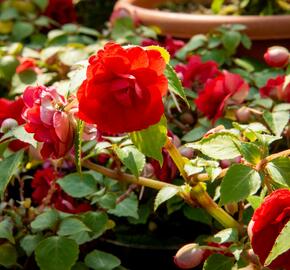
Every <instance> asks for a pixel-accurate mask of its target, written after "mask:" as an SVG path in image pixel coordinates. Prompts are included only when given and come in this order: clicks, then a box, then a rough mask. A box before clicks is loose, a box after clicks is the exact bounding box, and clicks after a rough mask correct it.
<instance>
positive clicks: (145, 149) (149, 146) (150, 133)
mask: <svg viewBox="0 0 290 270" xmlns="http://www.w3.org/2000/svg"><path fill="white" fill-rule="evenodd" d="M130 138H131V140H132V142H133V143H134V145H135V146H136V147H137V148H138V149H139V150H140V151H141V152H142V153H143V154H144V155H146V156H148V157H152V158H154V159H156V160H158V161H159V163H160V164H162V163H163V156H162V151H161V150H162V147H163V146H164V144H165V142H166V139H167V121H166V118H165V116H162V117H161V120H160V122H159V123H157V124H155V125H153V126H150V127H148V128H147V129H143V130H141V131H135V132H131V133H130Z"/></svg>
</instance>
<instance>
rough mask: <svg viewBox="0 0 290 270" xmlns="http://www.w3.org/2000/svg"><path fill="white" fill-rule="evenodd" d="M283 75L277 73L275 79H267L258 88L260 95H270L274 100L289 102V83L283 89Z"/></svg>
mask: <svg viewBox="0 0 290 270" xmlns="http://www.w3.org/2000/svg"><path fill="white" fill-rule="evenodd" d="M284 82H285V76H282V75H279V76H277V77H276V78H275V79H269V80H268V81H267V83H266V85H265V86H264V87H262V88H261V89H260V95H261V97H270V98H272V99H275V100H280V101H286V102H290V83H288V85H287V86H286V87H285V89H283V86H284Z"/></svg>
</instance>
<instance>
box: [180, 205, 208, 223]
mask: <svg viewBox="0 0 290 270" xmlns="http://www.w3.org/2000/svg"><path fill="white" fill-rule="evenodd" d="M183 214H184V215H185V216H186V217H187V218H188V219H190V220H194V221H197V222H201V223H204V224H207V225H209V226H211V224H212V218H211V216H210V215H209V214H208V213H207V212H206V211H205V210H204V209H202V208H192V207H190V206H188V205H185V206H184V207H183Z"/></svg>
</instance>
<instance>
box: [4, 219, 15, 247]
mask: <svg viewBox="0 0 290 270" xmlns="http://www.w3.org/2000/svg"><path fill="white" fill-rule="evenodd" d="M12 230H13V225H12V223H11V222H10V221H9V220H8V219H4V220H3V221H1V222H0V238H2V239H7V240H8V241H9V242H10V243H12V244H15V240H14V237H13V231H12Z"/></svg>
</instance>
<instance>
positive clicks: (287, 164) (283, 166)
mask: <svg viewBox="0 0 290 270" xmlns="http://www.w3.org/2000/svg"><path fill="white" fill-rule="evenodd" d="M266 170H267V172H268V173H269V175H270V176H271V178H272V179H273V180H274V181H275V182H277V183H279V184H281V185H283V186H288V187H290V158H288V157H279V158H276V159H274V160H272V161H270V162H269V163H268V164H267V166H266Z"/></svg>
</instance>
